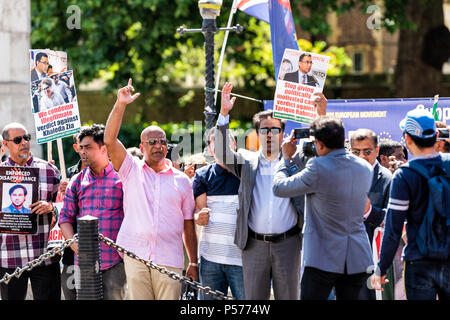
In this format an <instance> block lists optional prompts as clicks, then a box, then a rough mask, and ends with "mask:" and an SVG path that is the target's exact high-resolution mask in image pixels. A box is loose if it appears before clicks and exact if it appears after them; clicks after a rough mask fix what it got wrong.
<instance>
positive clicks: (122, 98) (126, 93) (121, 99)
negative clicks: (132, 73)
mask: <svg viewBox="0 0 450 320" xmlns="http://www.w3.org/2000/svg"><path fill="white" fill-rule="evenodd" d="M131 83H132V79H131V78H130V79H129V80H128V85H127V86H125V87H123V88H121V89H119V91H118V92H117V102H118V103H119V104H123V105H127V104H130V103H132V102H133V101H134V100H136V99H137V98H138V97H139V96H140V95H141V94H140V93H136V94H134V95H131V92H134V87H133V86H132V85H131Z"/></svg>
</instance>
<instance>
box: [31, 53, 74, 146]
mask: <svg viewBox="0 0 450 320" xmlns="http://www.w3.org/2000/svg"><path fill="white" fill-rule="evenodd" d="M30 66H31V73H30V93H31V106H32V112H33V116H34V123H35V127H36V140H37V143H39V144H42V143H45V142H51V141H53V140H57V139H61V138H64V137H67V136H72V135H74V134H75V133H77V132H79V131H80V128H81V121H80V113H79V109H78V99H77V94H76V90H75V81H74V75H73V71H72V70H67V54H66V53H65V52H62V51H52V50H48V49H45V50H41V49H39V50H30Z"/></svg>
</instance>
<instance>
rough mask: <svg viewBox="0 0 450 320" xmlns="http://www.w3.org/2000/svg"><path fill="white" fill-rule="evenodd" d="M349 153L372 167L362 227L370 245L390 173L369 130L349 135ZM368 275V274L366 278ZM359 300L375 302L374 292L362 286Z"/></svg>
mask: <svg viewBox="0 0 450 320" xmlns="http://www.w3.org/2000/svg"><path fill="white" fill-rule="evenodd" d="M350 145H351V152H352V153H353V154H354V155H355V156H357V157H360V158H361V159H364V160H366V161H367V162H368V163H370V165H371V166H372V167H373V178H372V185H371V187H370V191H369V197H368V199H367V203H366V208H365V211H364V225H365V227H366V231H367V235H368V236H369V242H370V244H372V241H373V235H374V232H375V229H376V228H377V227H379V226H380V225H381V223H382V222H383V220H384V216H385V214H386V210H387V204H388V201H389V190H390V186H391V180H392V173H391V172H390V171H389V170H388V169H386V168H385V167H383V166H382V165H380V163H379V162H378V161H377V157H378V152H379V151H380V147H379V146H378V137H377V135H376V133H375V132H373V131H372V130H369V129H358V130H356V131H354V132H352V134H351V135H350ZM369 276H370V274H368V277H369ZM359 299H360V300H376V297H375V291H374V290H369V288H367V286H363V287H362V289H361V292H360V296H359Z"/></svg>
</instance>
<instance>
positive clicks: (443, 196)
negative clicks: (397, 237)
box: [402, 154, 450, 260]
mask: <svg viewBox="0 0 450 320" xmlns="http://www.w3.org/2000/svg"><path fill="white" fill-rule="evenodd" d="M441 157H442V162H443V168H444V170H442V169H441V168H435V170H433V171H435V174H433V175H432V176H430V171H431V170H429V169H427V168H426V167H424V166H422V165H420V164H418V163H416V161H412V162H408V163H406V164H404V165H402V167H406V168H410V169H411V170H414V171H415V172H417V173H418V174H420V175H421V176H423V177H425V179H426V180H427V181H428V188H429V192H430V194H429V196H428V205H427V208H426V211H425V215H424V218H423V220H422V223H421V224H420V226H419V231H418V233H417V238H416V242H417V246H418V247H419V251H420V253H421V254H422V255H423V256H425V257H427V258H431V259H439V260H446V259H448V258H449V256H450V155H448V154H441Z"/></svg>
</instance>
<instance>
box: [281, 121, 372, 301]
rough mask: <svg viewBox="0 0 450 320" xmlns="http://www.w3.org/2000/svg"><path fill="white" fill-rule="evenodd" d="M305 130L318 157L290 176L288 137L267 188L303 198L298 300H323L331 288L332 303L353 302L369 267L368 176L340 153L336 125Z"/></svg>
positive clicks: (340, 129)
mask: <svg viewBox="0 0 450 320" xmlns="http://www.w3.org/2000/svg"><path fill="white" fill-rule="evenodd" d="M311 130H312V135H313V136H314V137H315V140H314V144H315V146H316V150H317V154H318V155H319V157H317V158H312V159H311V160H309V162H308V163H307V165H306V168H305V169H304V170H302V171H301V172H300V173H296V174H292V173H291V158H292V156H293V154H294V152H295V150H296V144H297V140H296V139H295V138H294V136H293V134H291V136H290V139H289V140H287V141H286V142H285V143H283V158H284V161H281V162H280V163H279V164H278V168H277V171H276V173H275V178H274V182H273V192H274V194H275V195H276V196H279V197H298V196H301V195H304V194H306V206H305V226H304V230H303V264H304V266H305V269H304V273H303V276H302V281H301V299H302V300H311V299H312V300H326V299H327V298H328V296H329V294H330V292H331V289H332V288H333V287H335V289H336V298H337V299H338V300H347V299H357V298H358V294H359V291H360V290H361V286H362V285H363V282H364V280H365V279H366V270H367V268H368V267H369V266H371V265H373V261H372V253H371V250H370V244H369V239H368V237H367V233H366V230H365V228H364V220H363V215H364V208H365V206H366V201H367V195H368V193H369V190H370V185H371V183H372V174H373V170H372V168H371V166H370V165H369V164H368V163H367V162H366V161H364V160H362V159H360V158H358V157H355V156H354V155H352V154H350V153H348V152H347V151H346V150H345V148H344V143H345V129H344V125H343V123H342V121H341V120H339V119H336V118H333V117H319V118H318V119H316V120H314V121H313V122H312V123H311Z"/></svg>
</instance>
